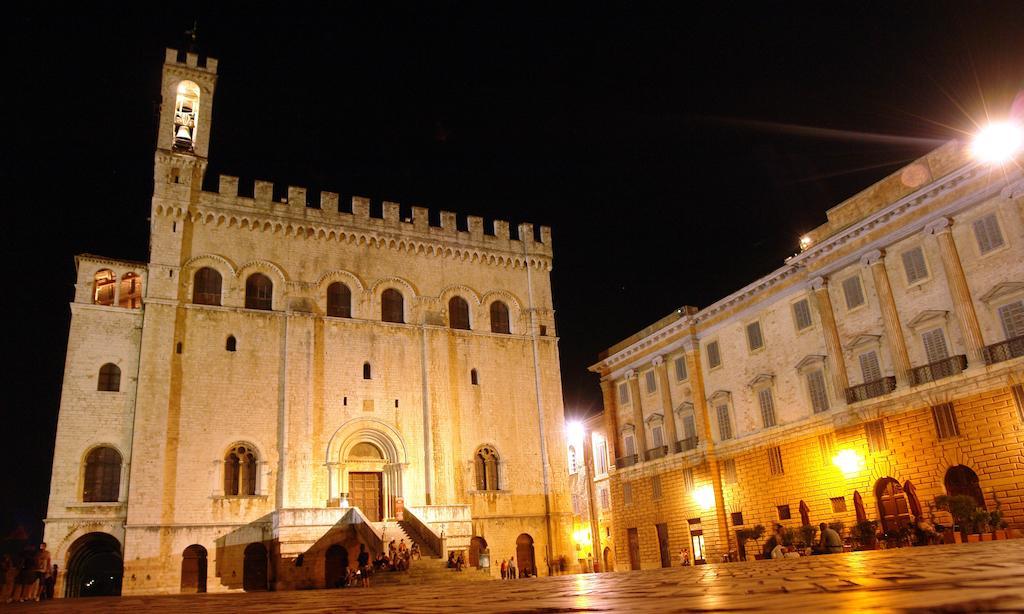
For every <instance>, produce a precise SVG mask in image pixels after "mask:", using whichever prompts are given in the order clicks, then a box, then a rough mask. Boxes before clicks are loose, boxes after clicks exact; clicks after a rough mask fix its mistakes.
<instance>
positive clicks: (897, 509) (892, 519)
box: [875, 478, 910, 532]
mask: <svg viewBox="0 0 1024 614" xmlns="http://www.w3.org/2000/svg"><path fill="white" fill-rule="evenodd" d="M875 496H877V497H878V515H879V516H881V518H882V531H885V532H888V531H896V530H898V529H900V528H901V527H904V526H906V525H908V524H910V509H909V505H907V497H906V495H904V494H903V487H901V486H900V483H899V482H897V481H896V480H894V479H892V478H883V479H882V480H879V484H878V486H876V487H875Z"/></svg>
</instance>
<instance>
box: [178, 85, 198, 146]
mask: <svg viewBox="0 0 1024 614" xmlns="http://www.w3.org/2000/svg"><path fill="white" fill-rule="evenodd" d="M198 125H199V86H198V85H196V84H195V83H193V82H191V81H182V82H181V83H179V84H178V95H177V97H176V99H175V101H174V149H176V150H179V151H192V149H193V148H194V147H195V140H196V126H198Z"/></svg>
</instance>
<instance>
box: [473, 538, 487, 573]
mask: <svg viewBox="0 0 1024 614" xmlns="http://www.w3.org/2000/svg"><path fill="white" fill-rule="evenodd" d="M485 550H487V540H485V539H484V538H482V537H478V536H475V535H474V536H473V539H471V540H469V566H470V567H480V553H481V552H483V551H485Z"/></svg>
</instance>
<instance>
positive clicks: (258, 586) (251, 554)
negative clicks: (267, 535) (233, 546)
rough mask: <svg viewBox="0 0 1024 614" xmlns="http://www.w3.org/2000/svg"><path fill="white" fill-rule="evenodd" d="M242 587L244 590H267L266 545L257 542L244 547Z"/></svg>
mask: <svg viewBox="0 0 1024 614" xmlns="http://www.w3.org/2000/svg"><path fill="white" fill-rule="evenodd" d="M242 588H243V589H245V590H246V591H265V590H267V547H266V546H264V545H263V544H261V543H259V542H255V543H252V544H249V545H248V546H246V547H245V560H244V562H243V563H242Z"/></svg>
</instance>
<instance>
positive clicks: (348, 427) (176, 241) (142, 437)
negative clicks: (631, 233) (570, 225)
mask: <svg viewBox="0 0 1024 614" xmlns="http://www.w3.org/2000/svg"><path fill="white" fill-rule="evenodd" d="M216 66H217V64H216V60H214V59H212V58H209V59H206V60H205V61H201V60H200V58H198V57H197V56H196V55H195V54H192V53H188V54H180V55H179V54H178V53H177V52H175V51H174V50H168V52H167V56H166V61H165V63H164V65H163V80H162V95H163V106H162V111H161V114H160V120H159V121H160V124H159V137H158V142H157V151H156V156H155V168H154V193H153V200H152V205H151V210H150V212H149V215H150V219H151V230H150V258H149V261H148V262H146V263H135V262H126V261H120V260H112V259H109V258H103V257H97V256H90V255H82V256H79V257H78V258H77V260H76V266H77V271H78V280H77V285H76V291H75V297H74V301H73V302H72V304H71V311H72V320H71V330H70V334H69V339H68V354H67V361H66V367H65V375H64V384H63V392H62V400H61V409H60V418H59V424H58V431H57V442H56V450H55V453H54V464H53V474H52V482H51V491H50V500H49V509H48V514H47V516H48V517H47V518H46V541H47V542H48V543H49V546H50V550H51V551H52V552H53V556H54V562H56V563H58V565H59V566H60V568H61V571H62V573H61V576H60V578H59V582H58V593H59V594H61V595H67V596H75V595H80V594H89V593H111V592H118V591H121V590H123V592H124V593H157V592H163V593H166V592H179V591H181V592H194V591H207V590H208V591H211V592H212V591H226V590H240V589H246V590H266V589H267V588H296V587H322V586H325V585H331V584H333V582H335V581H336V579H337V576H338V574H340V573H342V570H343V569H344V566H345V563H346V562H352V561H354V558H355V552H354V551H353V548H356V547H357V545H358V544H357V542H362V543H367V544H369V545H370V547H371V550H375V549H377V548H378V547H379V545H380V542H381V541H382V539H384V540H389V539H391V538H394V537H397V536H400V535H407V536H410V537H412V538H416V540H417V541H420V542H422V544H423V545H424V546H425V547H427V549H428V550H433V554H440V555H443V553H444V552H446V551H449V550H468V551H469V554H470V559H471V560H473V559H474V556H478V555H479V554H480V553H481V551H486V550H489V551H490V552H491V553H492V554H491V560H492V561H493V560H500V559H501V558H506V557H508V556H512V555H515V556H516V558H517V562H518V564H519V565H520V566H521V567H525V566H533V567H535V568H536V569H537V572H538V573H539V574H540V575H544V574H545V573H547V570H548V568H547V565H546V564H545V561H546V560H555V559H557V558H559V557H562V556H566V557H569V558H570V559H571V558H572V553H571V536H570V532H571V518H570V512H569V505H570V502H569V498H568V496H567V494H566V492H567V486H566V479H567V477H566V476H567V475H568V472H567V469H566V460H565V457H564V455H563V454H561V453H560V452H559V451H560V450H562V449H563V445H564V444H563V442H564V424H563V417H562V396H561V379H560V374H559V365H558V346H557V338H556V337H555V336H554V335H555V323H554V311H553V309H552V302H551V288H550V281H549V274H550V273H549V272H550V270H551V262H552V250H551V236H550V230H549V229H548V228H545V227H542V228H538V229H536V230H537V232H536V234H535V229H534V227H533V226H532V225H531V224H521V225H520V226H519V227H518V229H517V232H516V233H510V228H509V224H508V223H507V222H504V221H500V220H495V221H494V223H493V232H492V233H485V231H484V223H483V220H482V219H481V218H478V217H474V216H470V217H468V220H467V230H465V231H462V230H459V229H458V227H457V225H456V215H455V214H454V213H450V212H445V211H442V212H440V216H439V218H440V225H436V224H431V223H430V222H429V212H428V211H427V210H426V209H422V208H419V207H411V208H409V209H408V210H403V208H402V207H401V206H400V205H399V204H397V203H390V202H385V203H383V204H382V206H381V207H380V212H381V213H380V215H379V216H377V215H371V213H370V210H371V205H370V202H369V200H368V199H365V198H354V199H352V201H351V203H345V202H342V203H339V197H338V195H337V194H332V193H330V192H321V193H320V194H319V197H318V198H317V199H314V198H311V196H312V194H309V193H307V191H306V189H304V188H298V187H292V186H288V187H287V188H286V189H281V190H276V189H275V186H274V185H273V184H271V183H269V182H264V181H256V182H255V184H254V185H253V184H250V185H249V186H244V185H241V186H240V182H239V180H238V178H236V177H229V176H221V177H220V178H219V186H218V190H217V191H215V192H210V191H204V190H203V189H202V185H203V177H204V173H205V171H206V167H207V156H208V151H209V143H210V134H211V130H210V122H211V118H212V117H213V113H212V105H213V96H214V90H215V86H216V81H217V74H216ZM250 190H251V191H250ZM313 200H316V201H317V202H315V203H314V202H312V201H313ZM140 215H142V214H141V213H140ZM397 521H401V523H400V524H399V525H396V522H397ZM122 560H123V578H122V576H121V573H120V572H121V568H120V565H121V561H122ZM491 571H492V573H493V574H495V575H496V574H497V573H498V571H497V567H496V566H495V565H493V564H492V566H491ZM101 572H102V573H101ZM107 572H109V573H107ZM107 577H109V580H107V579H104V578H107ZM97 578H98V579H97ZM90 580H94V582H92V583H90V582H89V581H90Z"/></svg>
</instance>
